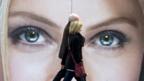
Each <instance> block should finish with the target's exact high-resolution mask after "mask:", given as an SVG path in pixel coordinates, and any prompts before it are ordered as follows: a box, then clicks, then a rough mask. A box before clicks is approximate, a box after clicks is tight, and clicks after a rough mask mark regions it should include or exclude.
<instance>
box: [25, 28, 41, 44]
mask: <svg viewBox="0 0 144 81" xmlns="http://www.w3.org/2000/svg"><path fill="white" fill-rule="evenodd" d="M25 38H26V40H27V41H28V42H36V41H37V40H38V38H39V34H38V32H36V31H33V30H30V31H27V32H26V34H25Z"/></svg>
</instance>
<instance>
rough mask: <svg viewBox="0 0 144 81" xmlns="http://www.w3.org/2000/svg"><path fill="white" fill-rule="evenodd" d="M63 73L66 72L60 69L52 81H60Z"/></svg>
mask: <svg viewBox="0 0 144 81" xmlns="http://www.w3.org/2000/svg"><path fill="white" fill-rule="evenodd" d="M65 72H66V69H61V70H60V71H59V72H58V73H57V75H56V76H55V78H54V79H53V81H60V80H61V79H62V78H63V77H64V76H65Z"/></svg>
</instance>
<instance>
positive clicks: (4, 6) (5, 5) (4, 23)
mask: <svg viewBox="0 0 144 81" xmlns="http://www.w3.org/2000/svg"><path fill="white" fill-rule="evenodd" d="M9 4H10V0H2V2H1V4H0V59H1V61H2V69H3V81H9V77H8V76H9V73H8V72H9V71H8V53H7V49H8V46H7V39H8V36H7V34H8V10H9Z"/></svg>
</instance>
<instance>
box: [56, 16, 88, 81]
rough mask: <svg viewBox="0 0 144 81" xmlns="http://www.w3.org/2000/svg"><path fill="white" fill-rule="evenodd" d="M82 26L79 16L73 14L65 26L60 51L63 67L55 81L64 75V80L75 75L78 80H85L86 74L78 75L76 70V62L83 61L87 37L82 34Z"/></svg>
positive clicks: (69, 80) (69, 79)
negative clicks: (83, 50) (83, 49)
mask: <svg viewBox="0 0 144 81" xmlns="http://www.w3.org/2000/svg"><path fill="white" fill-rule="evenodd" d="M81 27H82V24H81V23H80V21H79V18H78V16H76V15H75V14H72V15H71V16H70V18H69V23H68V24H67V26H66V28H65V31H64V35H63V40H62V44H61V49H60V53H59V57H60V58H62V62H61V65H62V68H61V70H60V71H59V72H58V74H57V75H56V77H55V78H54V80H53V81H60V80H61V78H63V77H64V81H71V79H72V78H73V77H75V78H76V80H77V81H85V76H82V77H76V76H75V72H74V70H75V62H76V63H77V64H79V63H82V47H83V45H84V41H85V39H84V37H83V36H82V35H81V34H80V29H81ZM69 52H71V54H72V55H70V53H69Z"/></svg>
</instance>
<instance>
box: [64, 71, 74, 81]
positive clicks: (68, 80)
mask: <svg viewBox="0 0 144 81" xmlns="http://www.w3.org/2000/svg"><path fill="white" fill-rule="evenodd" d="M73 76H74V72H72V71H66V74H65V76H64V80H63V81H71V80H72V78H73Z"/></svg>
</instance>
